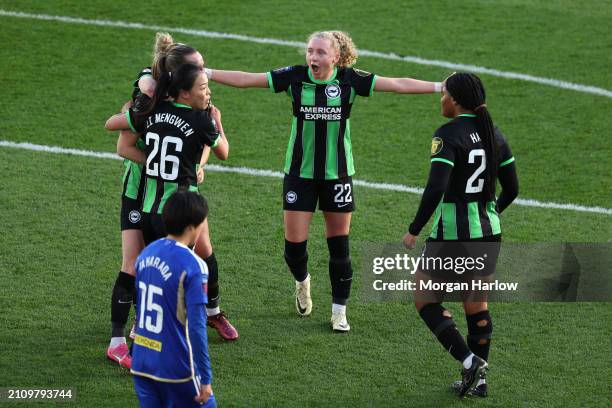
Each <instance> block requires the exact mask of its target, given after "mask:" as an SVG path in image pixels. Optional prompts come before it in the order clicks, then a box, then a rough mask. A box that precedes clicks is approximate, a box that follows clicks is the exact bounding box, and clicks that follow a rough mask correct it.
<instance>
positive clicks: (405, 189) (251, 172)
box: [0, 140, 612, 215]
mask: <svg viewBox="0 0 612 408" xmlns="http://www.w3.org/2000/svg"><path fill="white" fill-rule="evenodd" d="M0 147H8V148H13V149H21V150H30V151H36V152H45V153H56V154H72V155H75V156H85V157H95V158H99V159H113V160H123V159H122V158H121V157H119V156H117V155H116V154H114V153H107V152H95V151H91V150H80V149H69V148H65V147H59V146H45V145H39V144H34V143H25V142H23V143H17V142H11V141H9V140H0ZM206 170H207V171H213V172H219V173H238V174H245V175H248V176H256V177H273V178H278V179H282V178H283V176H284V174H283V173H282V172H280V171H272V170H264V169H253V168H250V167H229V166H220V165H218V164H207V165H206ZM353 184H354V185H356V186H362V187H366V188H371V189H374V190H386V191H397V192H401V193H411V194H419V195H420V194H423V189H422V188H420V187H411V186H405V185H402V184H391V183H374V182H371V181H365V180H353ZM514 203H515V204H518V205H522V206H525V207H538V208H551V209H557V210H571V211H579V212H587V213H596V214H605V215H612V208H603V207H587V206H584V205H578V204H571V203H570V204H562V203H553V202H542V201H537V200H531V199H524V198H519V199H517V200H515V201H514Z"/></svg>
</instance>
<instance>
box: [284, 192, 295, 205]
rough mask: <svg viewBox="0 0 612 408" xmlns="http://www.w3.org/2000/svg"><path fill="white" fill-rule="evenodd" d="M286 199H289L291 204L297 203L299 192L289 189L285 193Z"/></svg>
mask: <svg viewBox="0 0 612 408" xmlns="http://www.w3.org/2000/svg"><path fill="white" fill-rule="evenodd" d="M285 200H287V202H288V203H289V204H293V203H295V202H296V201H297V194H296V193H295V191H288V192H287V194H286V195H285Z"/></svg>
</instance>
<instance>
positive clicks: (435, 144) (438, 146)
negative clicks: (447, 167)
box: [431, 137, 444, 156]
mask: <svg viewBox="0 0 612 408" xmlns="http://www.w3.org/2000/svg"><path fill="white" fill-rule="evenodd" d="M442 146H444V142H443V141H442V139H440V138H439V137H434V138H433V139H431V155H432V156H435V155H436V154H438V153H440V152H441V151H442Z"/></svg>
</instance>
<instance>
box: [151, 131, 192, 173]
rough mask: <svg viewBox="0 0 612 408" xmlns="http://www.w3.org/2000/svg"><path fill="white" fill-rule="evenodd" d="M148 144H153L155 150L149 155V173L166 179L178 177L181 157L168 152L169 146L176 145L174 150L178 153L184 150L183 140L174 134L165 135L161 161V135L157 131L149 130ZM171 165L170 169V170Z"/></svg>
mask: <svg viewBox="0 0 612 408" xmlns="http://www.w3.org/2000/svg"><path fill="white" fill-rule="evenodd" d="M145 141H146V143H147V146H150V145H151V144H153V148H152V149H153V150H151V153H150V154H149V156H147V166H146V167H147V175H148V176H152V177H158V176H161V178H162V179H164V180H169V181H173V180H176V178H177V177H178V172H179V158H178V157H177V156H174V155H171V154H168V146H169V145H174V151H176V152H177V153H179V152H181V150H183V140H182V139H180V138H178V137H174V136H164V137H163V142H162V145H161V153H160V157H159V162H158V160H157V153H158V152H159V135H158V134H157V133H153V132H148V133H147V136H146V139H145ZM168 167H170V171H168Z"/></svg>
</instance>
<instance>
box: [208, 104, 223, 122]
mask: <svg viewBox="0 0 612 408" xmlns="http://www.w3.org/2000/svg"><path fill="white" fill-rule="evenodd" d="M210 117H211V118H213V119H214V120H215V122H217V123H221V111H220V110H219V109H217V107H216V106H215V105H210Z"/></svg>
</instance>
